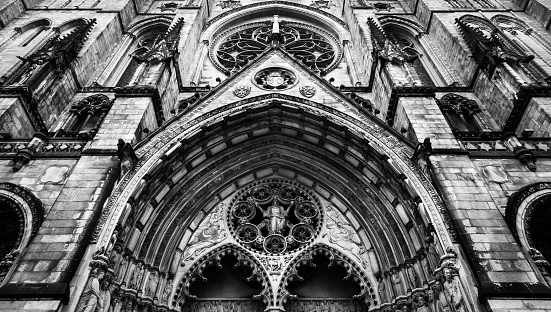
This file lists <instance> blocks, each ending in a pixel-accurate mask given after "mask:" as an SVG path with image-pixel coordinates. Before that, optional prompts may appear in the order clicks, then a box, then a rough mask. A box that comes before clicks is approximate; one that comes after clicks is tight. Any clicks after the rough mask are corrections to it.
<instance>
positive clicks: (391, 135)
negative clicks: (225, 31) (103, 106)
mask: <svg viewBox="0 0 551 312" xmlns="http://www.w3.org/2000/svg"><path fill="white" fill-rule="evenodd" d="M274 53H275V52H274ZM272 55H273V54H272ZM267 57H270V54H268V55H264V56H263V57H261V58H260V61H262V60H263V59H265V58H267ZM297 66H301V65H297ZM245 70H247V68H245ZM289 70H290V69H289ZM303 70H304V71H306V70H308V69H303ZM294 74H295V75H296V76H297V77H299V76H300V75H301V74H302V72H300V70H299V71H297V72H294ZM235 79H236V80H238V81H239V79H242V78H239V77H237V78H235ZM298 79H303V78H300V77H299V78H298ZM225 84H227V82H226V83H223V84H222V85H221V86H220V87H219V88H217V89H215V90H214V92H212V93H211V94H209V95H208V96H206V97H203V98H202V99H201V100H200V101H199V103H196V104H194V106H192V107H190V108H189V110H188V111H187V112H186V113H185V114H184V113H181V114H180V115H179V116H177V117H176V118H175V119H174V120H173V121H172V122H170V123H169V124H168V125H165V126H163V127H162V128H161V129H159V130H158V133H153V134H152V135H151V136H150V140H148V141H144V142H143V143H142V145H139V146H137V151H136V154H137V156H138V158H139V159H140V161H139V162H138V163H137V165H136V166H135V167H134V168H133V169H132V170H130V171H129V173H127V174H126V175H125V176H124V177H123V178H122V180H121V181H120V183H119V185H118V186H117V188H116V189H115V190H114V191H113V196H112V198H111V199H110V201H109V202H108V203H107V205H106V207H105V209H104V212H103V216H102V218H101V220H100V229H99V230H101V232H99V237H98V246H104V247H100V249H99V250H100V251H101V254H103V255H109V257H110V258H111V259H113V262H114V263H113V267H114V275H115V276H116V279H117V283H119V285H120V290H121V294H122V297H124V298H128V299H125V300H124V302H121V304H124V305H130V306H132V305H134V304H136V302H151V305H154V306H156V307H157V308H159V307H168V308H170V309H178V310H179V309H184V308H183V307H185V306H187V305H190V304H192V302H193V300H199V299H203V300H204V301H205V300H206V301H208V300H211V301H212V300H214V299H216V298H213V297H212V294H207V293H206V292H201V289H203V288H201V287H200V286H198V284H196V283H197V282H196V281H197V278H201V274H202V272H207V274H211V275H210V276H211V280H212V279H213V278H214V279H217V278H224V279H228V283H230V284H232V283H233V284H232V285H238V284H239V283H238V282H239V281H242V280H243V278H245V279H246V280H248V279H249V278H251V277H252V276H255V278H254V279H255V280H257V281H258V282H259V283H260V284H261V285H262V292H261V293H259V294H257V295H253V296H252V297H251V296H250V293H248V292H246V291H238V292H237V293H238V294H240V295H243V294H246V295H247V296H249V297H248V298H236V297H230V298H218V299H220V300H221V299H224V300H237V299H240V300H253V299H255V298H258V299H259V300H262V303H263V304H264V307H266V309H268V310H269V311H277V310H281V309H283V308H284V306H285V304H286V303H287V300H285V298H291V297H293V296H295V295H296V296H298V297H301V296H302V297H303V298H309V297H308V296H310V295H312V296H318V297H317V298H315V299H316V300H322V301H323V300H325V301H327V300H332V299H331V298H333V299H335V300H337V299H338V300H341V301H342V304H345V305H348V306H349V307H356V305H360V306H362V305H363V306H365V307H369V308H370V309H371V308H374V309H379V308H382V307H383V305H385V304H387V305H391V306H394V305H397V304H400V305H404V304H407V305H408V307H409V308H413V304H412V302H413V301H415V300H416V298H417V297H415V296H418V294H419V292H423V293H424V292H425V291H428V289H429V286H430V285H432V284H434V283H436V279H441V276H442V275H441V274H440V275H437V274H436V272H437V271H436V270H439V269H441V263H440V262H439V259H440V255H442V254H444V247H445V246H449V245H451V244H452V243H451V241H452V238H453V235H451V236H450V233H453V230H452V229H451V228H449V226H446V225H445V224H444V222H443V220H444V219H446V218H447V216H446V214H445V212H444V210H443V209H442V206H441V203H440V201H439V199H438V198H437V196H435V195H436V193H435V192H431V193H429V190H430V189H431V186H430V183H428V179H427V177H426V176H425V175H424V174H423V173H421V171H420V170H419V168H417V167H415V166H414V165H413V163H412V162H411V160H410V157H411V155H412V153H413V146H410V145H409V143H407V142H406V141H402V139H399V137H400V136H399V135H398V134H396V133H395V132H394V130H392V129H389V128H388V127H386V126H384V125H383V123H382V122H381V121H379V120H378V119H376V118H373V117H372V116H370V115H362V117H361V118H352V117H351V116H349V115H348V114H346V113H343V112H342V111H343V110H345V111H346V110H356V108H355V107H354V105H355V104H354V102H352V101H351V100H350V99H349V98H347V97H345V96H341V95H338V94H336V93H335V94H333V95H329V96H330V98H331V99H332V100H334V101H335V103H336V104H333V105H323V104H319V103H317V102H314V101H309V100H305V99H303V98H299V97H297V96H295V95H293V93H292V92H293V91H292V90H293V88H299V86H298V85H289V86H288V89H289V90H290V91H287V90H286V91H285V92H289V93H290V94H280V93H274V92H273V91H270V90H266V91H263V92H265V94H262V95H258V96H251V97H247V98H246V99H244V100H241V101H238V102H231V103H230V104H226V105H223V106H218V107H216V108H209V109H205V105H207V106H208V105H210V103H216V102H217V101H219V100H218V96H219V94H223V93H224V92H226V91H227V90H228V88H229V87H230V86H226V85H225ZM315 88H316V89H317V90H319V92H327V91H328V90H331V88H332V87H331V86H330V85H328V84H327V83H325V84H324V83H321V82H320V83H319V84H318V82H316V87H315ZM269 92H272V93H269ZM334 107H339V109H336V108H334ZM202 110H204V111H202ZM357 114H358V115H360V113H359V112H357ZM111 229H114V230H115V231H112V230H111ZM107 233H108V234H107ZM111 246H115V247H114V248H113V247H111ZM226 246H237V247H231V248H230V249H232V250H237V251H238V252H236V253H233V256H230V257H229V258H227V259H226V258H225V255H223V254H220V253H221V252H224V251H225V250H228V249H227V248H228V247H226ZM320 246H324V247H320ZM322 256H323V257H322ZM320 257H321V258H320ZM450 257H452V258H454V259H456V256H455V255H453V256H450ZM224 259H225V260H224ZM309 259H313V260H312V261H313V263H314V264H316V263H317V264H319V265H320V266H321V267H326V268H327V267H328V265H327V263H335V264H336V265H337V267H342V268H344V269H346V272H347V274H346V275H345V277H347V278H352V280H353V281H354V283H355V285H357V286H351V288H350V289H349V291H347V292H345V293H332V294H331V292H329V291H328V289H324V290H323V289H322V290H321V291H320V292H318V293H317V294H308V293H305V292H303V291H301V290H300V285H296V284H293V285H291V286H292V287H291V289H290V291H289V288H288V287H287V286H288V285H290V284H289V283H288V282H291V281H289V280H288V279H287V277H288V276H290V275H289V272H293V271H296V270H302V269H300V268H301V267H304V263H305V262H307V261H310V260H309ZM234 261H235V262H234ZM327 261H328V262H327ZM213 263H216V266H218V267H221V268H222V269H221V270H222V271H219V272H220V274H219V275H217V274H214V273H213V272H212V271H210V270H212V269H208V270H206V271H205V269H206V268H207V267H211V266H213ZM218 263H219V264H220V265H218ZM235 264H239V265H238V266H239V267H241V266H243V267H248V268H249V269H245V271H246V272H252V273H251V275H250V276H248V277H243V276H241V278H240V277H239V275H238V274H236V273H235ZM232 265H233V267H232ZM224 266H225V267H226V271H224ZM230 267H231V268H230ZM305 270H307V269H306V268H305ZM336 270H337V273H338V274H333V273H332V272H333V271H331V273H330V272H329V269H327V271H324V272H326V273H327V274H329V277H330V278H329V279H327V280H324V278H325V276H321V277H320V276H319V275H318V277H315V276H316V274H315V272H314V273H311V275H312V276H310V274H308V272H304V273H306V274H307V275H308V276H303V277H302V278H304V277H306V278H307V279H309V280H312V279H313V280H314V281H317V282H320V281H321V280H323V283H327V282H328V281H331V280H332V279H335V278H336V279H339V280H341V277H342V276H340V275H339V274H340V273H339V272H341V273H342V271H338V270H340V269H336ZM450 270H451V269H450ZM454 270H455V271H453V272H457V269H454ZM198 272H201V273H198ZM214 272H217V271H214ZM213 274H214V275H213ZM247 274H248V273H247ZM247 274H242V275H247ZM301 274H302V273H301ZM301 274H299V276H300V275H301ZM256 276H259V278H258V279H257V277H256ZM449 276H450V279H453V278H455V277H453V276H452V275H449ZM232 278H233V282H231V281H230V280H232ZM292 282H295V280H293V281H292ZM317 282H316V283H317ZM442 282H443V280H442ZM194 285H195V286H194ZM243 287H244V286H243ZM251 287H252V288H251V289H254V286H251ZM355 287H359V289H360V291H359V292H358V293H357V294H353V295H351V293H352V290H353V288H354V289H357V288H355ZM246 289H249V288H246V287H244V288H243V290H246ZM414 291H415V292H414ZM438 291H439V292H441V291H442V290H438ZM292 292H295V293H296V294H293V293H292ZM198 295H201V296H203V298H194V297H197V296H198ZM209 296H210V297H209ZM155 298H157V299H155ZM414 299H415V300H414ZM156 300H157V301H156ZM199 301H200V300H199ZM398 301H399V302H398ZM251 302H252V301H251ZM350 304H352V306H350Z"/></svg>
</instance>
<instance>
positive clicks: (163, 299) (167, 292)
mask: <svg viewBox="0 0 551 312" xmlns="http://www.w3.org/2000/svg"><path fill="white" fill-rule="evenodd" d="M171 293H172V279H169V280H168V281H167V282H166V285H165V289H164V290H163V295H162V296H161V303H165V304H166V303H168V299H169V297H170V294H171Z"/></svg>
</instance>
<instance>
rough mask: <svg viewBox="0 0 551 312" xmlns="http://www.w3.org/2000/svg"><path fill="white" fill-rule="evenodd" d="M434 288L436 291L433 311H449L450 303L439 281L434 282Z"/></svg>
mask: <svg viewBox="0 0 551 312" xmlns="http://www.w3.org/2000/svg"><path fill="white" fill-rule="evenodd" d="M434 290H435V291H436V293H437V295H436V298H435V299H436V300H434V311H433V312H450V304H449V302H448V299H447V298H446V295H445V294H444V291H442V284H440V282H439V281H436V283H434Z"/></svg>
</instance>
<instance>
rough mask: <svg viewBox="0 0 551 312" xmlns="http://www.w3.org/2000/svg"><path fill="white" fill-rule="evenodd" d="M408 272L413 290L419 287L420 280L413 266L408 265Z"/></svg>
mask: <svg viewBox="0 0 551 312" xmlns="http://www.w3.org/2000/svg"><path fill="white" fill-rule="evenodd" d="M406 272H407V274H408V278H409V282H410V284H411V288H417V287H419V278H418V277H417V272H415V269H414V268H413V265H412V264H408V265H407V268H406Z"/></svg>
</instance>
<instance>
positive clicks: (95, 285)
mask: <svg viewBox="0 0 551 312" xmlns="http://www.w3.org/2000/svg"><path fill="white" fill-rule="evenodd" d="M104 277H105V271H104V270H103V269H102V268H96V269H94V270H93V271H92V272H91V273H90V277H89V278H88V282H86V286H84V290H83V292H82V296H81V297H80V301H79V303H78V305H77V308H76V311H77V312H95V311H100V312H101V311H103V300H102V293H101V290H100V281H101V280H102V279H103V278H104Z"/></svg>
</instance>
